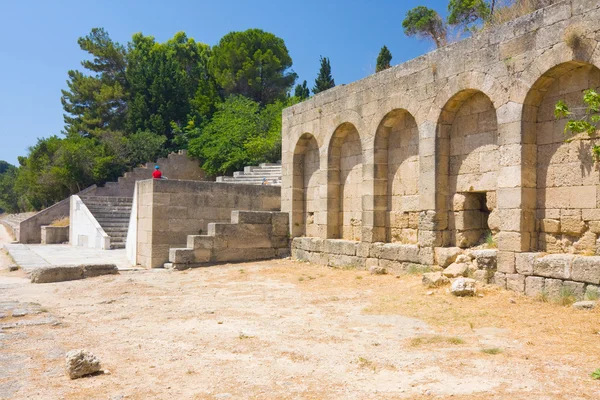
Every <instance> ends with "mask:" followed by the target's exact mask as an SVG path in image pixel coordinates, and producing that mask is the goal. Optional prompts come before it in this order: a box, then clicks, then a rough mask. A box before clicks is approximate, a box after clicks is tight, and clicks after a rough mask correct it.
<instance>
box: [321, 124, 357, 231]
mask: <svg viewBox="0 0 600 400" xmlns="http://www.w3.org/2000/svg"><path fill="white" fill-rule="evenodd" d="M362 166H363V161H362V146H361V142H360V136H359V135H358V131H357V130H356V127H354V125H352V124H351V123H344V124H342V125H340V126H339V127H338V128H337V129H336V130H335V133H334V134H333V136H332V138H331V142H330V143H329V157H328V176H327V184H328V190H327V191H328V202H327V203H328V204H327V208H328V218H327V219H328V221H327V222H328V224H327V230H328V232H327V237H328V238H331V239H336V238H339V239H347V240H361V230H362V182H363V168H362Z"/></svg>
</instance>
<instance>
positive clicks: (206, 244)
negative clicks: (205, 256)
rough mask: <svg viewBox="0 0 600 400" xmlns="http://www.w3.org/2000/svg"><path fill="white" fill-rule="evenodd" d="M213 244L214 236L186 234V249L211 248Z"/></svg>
mask: <svg viewBox="0 0 600 400" xmlns="http://www.w3.org/2000/svg"><path fill="white" fill-rule="evenodd" d="M214 246H215V237H214V236H207V235H188V237H187V248H188V249H212V248H213V247H214Z"/></svg>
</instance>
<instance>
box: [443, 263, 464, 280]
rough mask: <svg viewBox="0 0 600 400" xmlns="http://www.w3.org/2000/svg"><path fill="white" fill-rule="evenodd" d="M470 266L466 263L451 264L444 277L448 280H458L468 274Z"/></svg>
mask: <svg viewBox="0 0 600 400" xmlns="http://www.w3.org/2000/svg"><path fill="white" fill-rule="evenodd" d="M468 267H469V266H468V265H467V264H465V263H453V264H450V266H449V267H448V268H446V269H445V270H444V272H443V274H444V276H446V277H448V278H457V277H459V276H465V274H466V273H467V269H468Z"/></svg>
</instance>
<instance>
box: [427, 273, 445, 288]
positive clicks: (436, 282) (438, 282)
mask: <svg viewBox="0 0 600 400" xmlns="http://www.w3.org/2000/svg"><path fill="white" fill-rule="evenodd" d="M422 282H423V285H425V286H426V287H428V288H436V287H440V286H443V285H447V284H448V283H450V279H448V278H446V277H445V276H444V275H442V273H441V272H427V273H425V274H423V281H422Z"/></svg>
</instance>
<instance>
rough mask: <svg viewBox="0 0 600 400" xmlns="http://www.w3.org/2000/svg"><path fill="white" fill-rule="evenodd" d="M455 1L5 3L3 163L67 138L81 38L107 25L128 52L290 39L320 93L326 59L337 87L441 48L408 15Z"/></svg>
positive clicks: (0, 115)
mask: <svg viewBox="0 0 600 400" xmlns="http://www.w3.org/2000/svg"><path fill="white" fill-rule="evenodd" d="M447 3H448V2H447V1H446V0H434V1H423V0H370V1H367V0H364V1H354V0H345V1H337V0H336V1H328V0H321V1H317V0H298V1H285V0H279V1H275V0H253V1H242V0H213V1H203V0H196V1H180V0H171V1H164V0H163V1H155V0H144V1H141V0H121V1H113V0H86V1H82V0H79V1H71V0H68V1H67V0H56V1H50V0H37V1H31V0H0V137H1V141H0V160H6V161H8V162H10V163H13V164H16V163H17V156H19V155H25V154H26V153H27V147H29V146H31V145H33V144H35V142H36V140H37V138H39V137H46V136H50V135H53V134H56V135H60V132H61V129H62V127H63V110H62V106H61V103H60V96H61V93H60V90H61V89H64V88H65V87H66V79H67V71H68V70H69V69H80V61H81V60H82V59H83V58H84V57H85V53H83V52H82V51H81V50H80V49H79V47H78V45H77V38H78V37H80V36H84V35H86V34H87V33H88V32H89V31H90V29H91V28H94V27H104V28H105V29H106V30H107V31H108V32H109V33H110V35H111V37H112V38H113V39H114V40H116V41H118V42H121V43H123V44H125V43H126V42H127V41H128V40H129V39H130V38H131V36H132V34H134V33H136V32H143V33H144V34H146V35H152V36H154V37H156V39H157V40H159V41H165V40H167V39H169V38H171V37H172V36H173V35H174V34H175V33H176V32H178V31H184V32H186V33H187V35H188V36H190V37H193V38H194V39H196V40H197V41H200V42H203V43H207V44H209V45H214V44H216V43H217V42H218V41H219V39H220V38H221V37H222V36H223V35H225V34H226V33H228V32H231V31H241V30H245V29H248V28H260V29H263V30H266V31H269V32H272V33H274V34H275V35H277V36H279V37H281V38H283V39H284V40H285V43H286V45H287V47H288V50H289V52H290V54H291V56H292V59H293V61H294V66H293V69H294V71H296V73H298V75H299V81H300V82H302V80H304V79H306V80H307V81H308V84H309V87H311V88H312V86H313V83H314V79H315V77H316V75H317V72H318V69H319V56H320V55H323V56H326V57H329V58H330V60H331V68H332V72H333V77H334V79H335V81H336V83H337V84H340V83H349V82H353V81H355V80H358V79H361V78H364V77H366V76H368V75H370V74H372V73H373V72H374V70H375V59H376V58H377V54H378V53H379V50H380V49H381V46H383V45H384V44H385V45H387V46H388V48H389V49H390V51H391V52H392V54H393V57H394V58H393V60H392V64H394V65H395V64H399V63H401V62H403V61H406V60H409V59H412V58H414V57H417V56H419V55H421V54H423V53H425V52H427V51H429V50H431V49H433V45H432V44H431V43H429V42H422V41H419V40H417V39H415V38H407V37H406V36H404V33H403V31H402V20H403V19H404V15H405V14H406V11H407V10H409V9H411V8H413V7H416V6H417V5H423V4H426V5H427V6H429V7H431V8H435V9H436V10H438V12H440V13H441V14H442V15H444V14H445V11H446V7H447Z"/></svg>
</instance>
